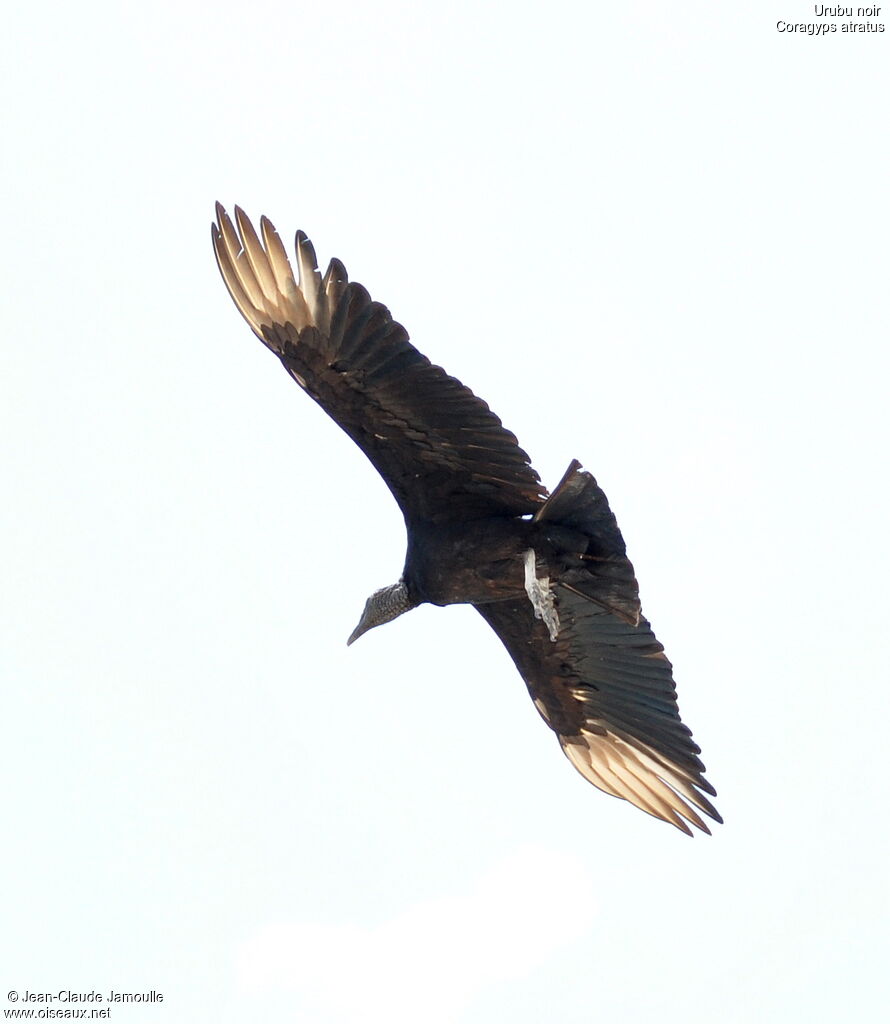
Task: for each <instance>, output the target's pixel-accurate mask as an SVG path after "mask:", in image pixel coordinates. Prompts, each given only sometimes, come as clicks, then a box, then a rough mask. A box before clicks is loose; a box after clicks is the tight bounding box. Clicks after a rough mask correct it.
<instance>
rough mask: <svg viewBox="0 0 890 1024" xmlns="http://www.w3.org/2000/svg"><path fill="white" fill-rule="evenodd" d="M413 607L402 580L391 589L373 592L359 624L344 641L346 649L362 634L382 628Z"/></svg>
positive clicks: (366, 603)
mask: <svg viewBox="0 0 890 1024" xmlns="http://www.w3.org/2000/svg"><path fill="white" fill-rule="evenodd" d="M415 606H416V605H415V602H414V601H412V600H411V598H410V597H409V596H408V588H407V587H406V586H405V583H404V582H403V581H402V580H399V582H398V583H394V584H393V585H392V586H391V587H383V588H382V589H381V590H375V591H374V593H373V594H371V596H370V597H369V598H368V600H367V601H366V602H365V610H364V611H363V612H362V617H361V619H360V620H359V624H358V625H357V626H356V627H355V629H354V630H353V631H352V634H351V635H350V637H349V639H348V640H347V641H346V646H347V647H348V646H349V645H350V644H351V643H352V642H353V641H355V640H358V638H359V637H360V636H361V635H362V633H367V632H368V630H369V629H373V628H374V627H375V626H382V625H383V623H384V622H391V621H392V620H393V619H396V618H398V617H399V616H400V615H402V614H403V613H404V612H408V611H410V610H411V609H412V608H414V607H415Z"/></svg>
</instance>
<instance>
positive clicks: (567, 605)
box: [213, 204, 721, 835]
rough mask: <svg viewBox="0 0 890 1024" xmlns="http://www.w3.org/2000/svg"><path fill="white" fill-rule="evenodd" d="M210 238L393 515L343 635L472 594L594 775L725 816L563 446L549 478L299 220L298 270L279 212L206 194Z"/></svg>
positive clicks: (667, 814)
mask: <svg viewBox="0 0 890 1024" xmlns="http://www.w3.org/2000/svg"><path fill="white" fill-rule="evenodd" d="M216 210H217V223H216V224H214V225H213V248H214V251H215V253H216V259H217V262H218V264H219V269H220V273H221V274H222V277H223V280H224V281H225V284H226V287H227V288H228V290H229V293H230V294H231V296H232V298H233V300H234V301H235V305H236V306H237V307H238V309H239V310H240V311H241V313H242V315H243V316H244V318H245V320H247V322H248V323H249V324H250V326H251V328H252V330H253V332H254V334H256V335H257V337H258V338H259V339H260V341H262V342H263V344H264V345H266V346H267V347H268V348H270V349H271V350H272V351H273V352H274V353H275V355H276V356H278V358H279V359H280V360H281V362H282V363H283V364H284V368H285V369H286V370H287V372H288V373H289V374H290V375H291V377H293V379H294V380H295V381H296V382H297V383H298V384H299V385H300V387H301V388H302V389H303V390H304V391H306V392H307V393H308V394H309V395H310V396H311V397H312V398H313V399H315V401H316V402H318V404H319V405H320V406H321V407H322V408H323V409H324V410H325V412H326V413H327V414H328V415H329V416H330V417H331V418H332V419H333V420H334V421H335V422H336V423H338V424H339V425H340V427H342V428H343V430H345V431H346V433H347V434H348V435H349V436H350V437H351V438H352V440H353V441H355V443H356V444H357V445H358V446H359V448H361V450H362V451H363V452H364V453H365V455H367V457H368V458H369V459H370V460H371V462H372V463H373V465H374V466H375V467H376V469H377V471H378V472H379V473H380V475H381V476H382V477H383V479H384V480H385V481H386V484H387V486H388V487H389V489H390V490H391V491H392V493H393V496H394V497H395V499H396V501H397V502H398V505H399V507H400V509H401V510H402V514H403V516H404V518H405V525H406V528H407V534H408V551H407V555H406V558H405V566H404V569H403V570H402V575H401V578H400V579H399V581H398V583H395V584H393V585H392V586H389V587H384V588H383V589H382V590H378V591H377V592H376V593H374V594H372V595H371V597H370V598H368V601H367V603H366V605H365V610H364V612H363V614H362V617H361V620H360V622H359V624H358V626H356V628H355V630H354V632H353V633H352V636H350V637H349V641H348V642H349V643H352V642H353V641H354V640H356V639H357V638H358V637H359V636H361V635H362V634H363V633H365V632H367V631H368V630H369V629H371V628H373V627H374V626H378V625H380V624H381V623H384V622H389V621H390V620H391V619H394V618H396V616H398V615H401V614H403V613H404V612H407V611H409V610H410V609H412V608H416V607H417V606H418V605H420V604H423V603H425V602H429V603H431V604H435V605H447V604H461V603H463V604H472V605H473V606H474V607H475V608H476V609H477V610H478V612H479V614H480V615H481V616H482V618H483V619H485V621H486V622H487V623H488V624H489V625H490V626H491V628H492V629H493V630H494V631H495V633H497V635H498V637H500V640H501V642H502V643H503V644H504V646H505V647H506V648H507V651H508V652H509V654H510V657H512V659H513V661H514V662H515V663H516V667H517V668H518V669H519V672H520V675H521V676H522V678H523V679H524V680H525V682H526V685H527V686H528V690H529V693H530V694H531V698H532V700H533V701H534V704H535V707H536V708H537V709H538V712H539V714H540V715H541V717H542V718H543V719H544V721H545V722H546V723H547V725H548V726H549V727H550V728H551V729H552V730H553V731H554V732H555V733H556V735H557V737H558V739H559V742H560V744H561V746H562V749H563V750H564V751H565V753H566V756H567V757H568V759H569V760H570V761H571V762H572V764H573V765H574V766H575V768H577V769H578V771H579V772H580V773H581V774H582V775H583V776H584V778H585V779H587V780H588V781H590V782H592V783H593V785H594V786H597V787H598V788H599V789H601V790H603V791H604V792H606V793H610V794H611V795H612V796H617V797H622V798H623V799H625V800H628V801H630V802H631V803H632V804H635V805H636V806H637V807H639V808H640V809H641V810H644V811H646V812H647V813H649V814H651V815H654V816H655V817H657V818H661V819H663V820H664V821H667V822H670V823H671V824H672V825H675V826H676V827H677V828H679V829H681V830H682V831H683V832H686V833H687V834H688V835H692V831H691V829H690V828H689V825H688V824H687V822H689V823H691V824H693V825H695V826H696V827H697V828H699V829H701V830H702V831H704V832H709V829H708V827H707V826H706V825H705V823H704V821H703V820H702V818H701V816H700V815H699V814H698V811H702V812H703V813H704V814H706V815H708V816H709V817H711V818H713V819H714V820H715V821H718V822H719V821H721V818H720V816H719V814H718V813H717V811H716V810H715V809H714V807H713V806H712V804H711V803H710V801H709V800H708V799H707V797H706V796H705V795H704V794H705V793H708V794H711V795H714V793H715V791H714V789H713V787H712V786H711V784H710V783H709V782H708V781H707V780H706V779H705V778H704V775H703V772H704V765H703V764H702V762H701V761H700V760H699V757H698V755H699V753H700V749H699V747H698V746H697V745H696V744H695V742H694V741H693V739H692V733H691V732H690V731H689V729H688V728H687V727H686V726H685V725H684V724H683V723H682V722H681V720H680V714H679V710H678V708H677V699H676V688H675V686H674V681H673V675H672V670H671V663H670V662H669V661H668V659H667V657H666V656H665V654H664V648H663V647H662V645H661V644H660V643H659V642H658V640H656V639H655V635H654V634H653V632H652V628H651V627H650V625H649V623H648V622H647V620H646V619H645V618H644V617H643V616H642V614H641V611H640V598H639V590H638V587H637V581H636V578H635V576H634V569H633V566H632V565H631V563H630V561H629V559H628V557H627V554H626V551H625V545H624V540H623V538H622V536H621V532H620V530H619V529H618V525H617V523H616V521H615V516H614V515H613V514H612V511H611V509H610V508H609V504H608V501H607V500H606V496H605V494H603V492H602V490H600V488H599V486H598V485H597V482H596V480H595V479H594V478H593V476H591V474H590V473H588V472H586V471H585V470H584V469H582V468H581V464H580V463H579V462H577V461H573V462H572V463H571V465H570V466H569V468H568V469H567V470H566V473H565V475H564V476H563V478H562V480H561V481H560V482H559V484H558V485H557V486H556V488H555V489H554V491H553V493H552V494H549V495H548V493H547V491H546V490H545V489H544V487H543V486H542V484H541V481H540V479H539V477H538V474H537V473H536V472H535V471H534V469H532V467H531V465H530V462H529V458H528V456H527V455H526V453H525V452H524V451H523V450H522V449H521V448H520V447H519V444H518V443H517V440H516V438H515V436H514V435H513V434H511V433H510V432H509V431H508V430H506V429H505V428H504V427H503V426H502V424H501V421H500V420H499V419H498V417H497V416H495V414H494V413H493V412H492V411H491V410H490V409H489V408H488V406H487V405H486V404H485V402H483V401H482V400H481V399H479V398H477V397H476V396H475V395H474V394H473V393H472V392H471V391H470V390H469V388H467V387H465V386H464V385H463V384H461V383H460V381H458V380H456V379H455V378H454V377H449V376H448V374H446V373H445V371H444V370H442V369H441V368H440V367H438V366H435V365H433V364H432V363H431V362H430V361H429V360H428V359H427V358H426V357H425V356H423V355H422V354H421V353H420V352H418V351H417V349H416V348H414V346H413V345H412V344H411V343H410V342H409V340H408V334H407V332H406V331H405V329H404V328H403V327H402V326H401V324H399V323H396V321H395V320H393V318H392V316H391V315H390V313H389V310H388V309H387V308H386V307H385V306H383V305H381V304H380V303H379V302H374V301H373V300H372V299H371V297H370V296H369V295H368V292H367V291H366V290H365V289H364V288H363V287H362V286H361V285H360V284H357V283H356V282H354V281H352V282H350V281H349V280H348V278H347V276H346V270H345V269H344V267H343V264H342V263H341V262H340V261H339V260H336V259H334V260H331V262H330V265H329V266H328V268H327V271H326V272H325V274H324V276H323V277H322V275H321V274H320V273H319V271H318V265H317V262H316V258H315V251H314V249H313V247H312V244H311V242H310V241H309V239H308V238H307V237H306V235H305V234H304V233H303V232H302V231H298V232H297V236H296V258H297V263H296V266H297V277H296V278H295V277H294V274H293V271H292V269H291V265H290V263H289V262H288V258H287V254H286V252H285V249H284V246H283V245H282V243H281V240H280V238H279V237H278V234H277V233H276V231H275V228H274V227H273V226H272V224H271V223H270V221H269V220H268V219H267V218H265V217H263V218H262V220H261V221H260V234H261V236H262V237H260V236H258V235H257V232H256V230H255V229H254V227H253V225H252V224H251V222H250V221H249V220H248V218H247V217H246V216H245V215H244V213H243V212H242V211H241V210H240V209H239V208H238V207H235V221H236V222H237V230H236V228H235V226H234V225H233V224H232V221H231V220H230V218H229V217H228V215H227V214H226V212H225V210H224V209H223V208H222V207H221V206H220V205H219V204H217V208H216Z"/></svg>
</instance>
